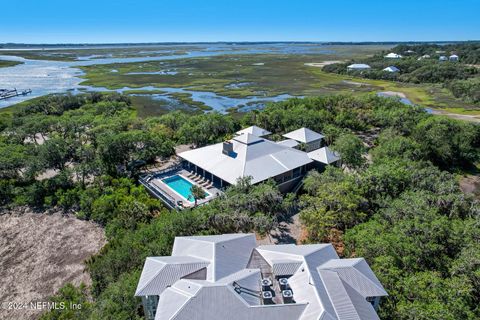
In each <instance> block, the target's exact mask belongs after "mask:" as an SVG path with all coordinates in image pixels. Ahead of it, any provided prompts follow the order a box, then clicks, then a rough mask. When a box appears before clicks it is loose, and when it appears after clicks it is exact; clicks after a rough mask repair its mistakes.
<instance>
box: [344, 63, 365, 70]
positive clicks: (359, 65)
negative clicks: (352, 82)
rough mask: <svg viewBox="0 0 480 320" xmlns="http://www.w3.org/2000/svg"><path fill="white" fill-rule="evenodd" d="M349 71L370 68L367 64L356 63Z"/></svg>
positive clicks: (349, 67) (350, 66)
mask: <svg viewBox="0 0 480 320" xmlns="http://www.w3.org/2000/svg"><path fill="white" fill-rule="evenodd" d="M347 68H348V69H370V66H369V65H368V64H365V63H354V64H351V65H349V66H348V67H347Z"/></svg>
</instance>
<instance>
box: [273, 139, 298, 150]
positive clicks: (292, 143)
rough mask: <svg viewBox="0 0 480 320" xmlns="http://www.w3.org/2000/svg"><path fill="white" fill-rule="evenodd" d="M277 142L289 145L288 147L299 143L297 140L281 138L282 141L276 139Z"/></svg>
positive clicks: (293, 146)
mask: <svg viewBox="0 0 480 320" xmlns="http://www.w3.org/2000/svg"><path fill="white" fill-rule="evenodd" d="M277 144H280V145H282V146H285V147H289V148H295V147H296V146H298V145H299V144H300V143H298V141H295V140H293V139H285V140H282V141H278V142H277Z"/></svg>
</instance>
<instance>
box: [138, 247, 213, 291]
mask: <svg viewBox="0 0 480 320" xmlns="http://www.w3.org/2000/svg"><path fill="white" fill-rule="evenodd" d="M208 265H209V262H208V261H206V260H204V259H199V258H195V257H191V256H176V257H173V256H172V257H148V258H147V260H146V261H145V265H144V267H143V270H142V275H141V276H140V280H139V282H138V286H137V290H136V292H135V295H136V296H148V295H158V294H160V293H161V292H163V290H165V289H166V288H167V287H168V286H170V285H172V284H173V283H175V282H176V281H177V280H179V279H181V278H182V277H185V276H187V275H189V274H191V273H193V272H196V271H198V270H200V269H202V268H206V267H207V266H208Z"/></svg>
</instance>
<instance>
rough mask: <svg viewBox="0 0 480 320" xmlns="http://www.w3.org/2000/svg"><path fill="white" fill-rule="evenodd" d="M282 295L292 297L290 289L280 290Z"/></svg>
mask: <svg viewBox="0 0 480 320" xmlns="http://www.w3.org/2000/svg"><path fill="white" fill-rule="evenodd" d="M282 296H283V297H284V298H292V297H293V292H292V290H283V291H282Z"/></svg>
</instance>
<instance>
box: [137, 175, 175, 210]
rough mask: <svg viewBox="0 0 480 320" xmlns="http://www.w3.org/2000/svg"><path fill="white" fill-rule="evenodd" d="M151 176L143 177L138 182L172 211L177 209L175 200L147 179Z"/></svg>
mask: <svg viewBox="0 0 480 320" xmlns="http://www.w3.org/2000/svg"><path fill="white" fill-rule="evenodd" d="M148 177H149V175H147V176H144V177H141V178H140V179H139V180H138V181H139V182H140V183H141V184H142V185H143V186H144V187H145V188H147V190H148V191H150V192H151V193H152V194H154V195H155V196H157V197H158V198H159V199H161V200H162V201H163V202H164V203H165V204H166V205H167V206H168V207H169V208H170V209H175V208H176V207H177V204H176V202H175V199H174V198H173V197H172V196H170V195H168V194H167V193H166V192H164V191H163V190H161V189H160V188H158V187H156V186H154V185H152V184H150V183H149V182H148V181H147V179H148Z"/></svg>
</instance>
